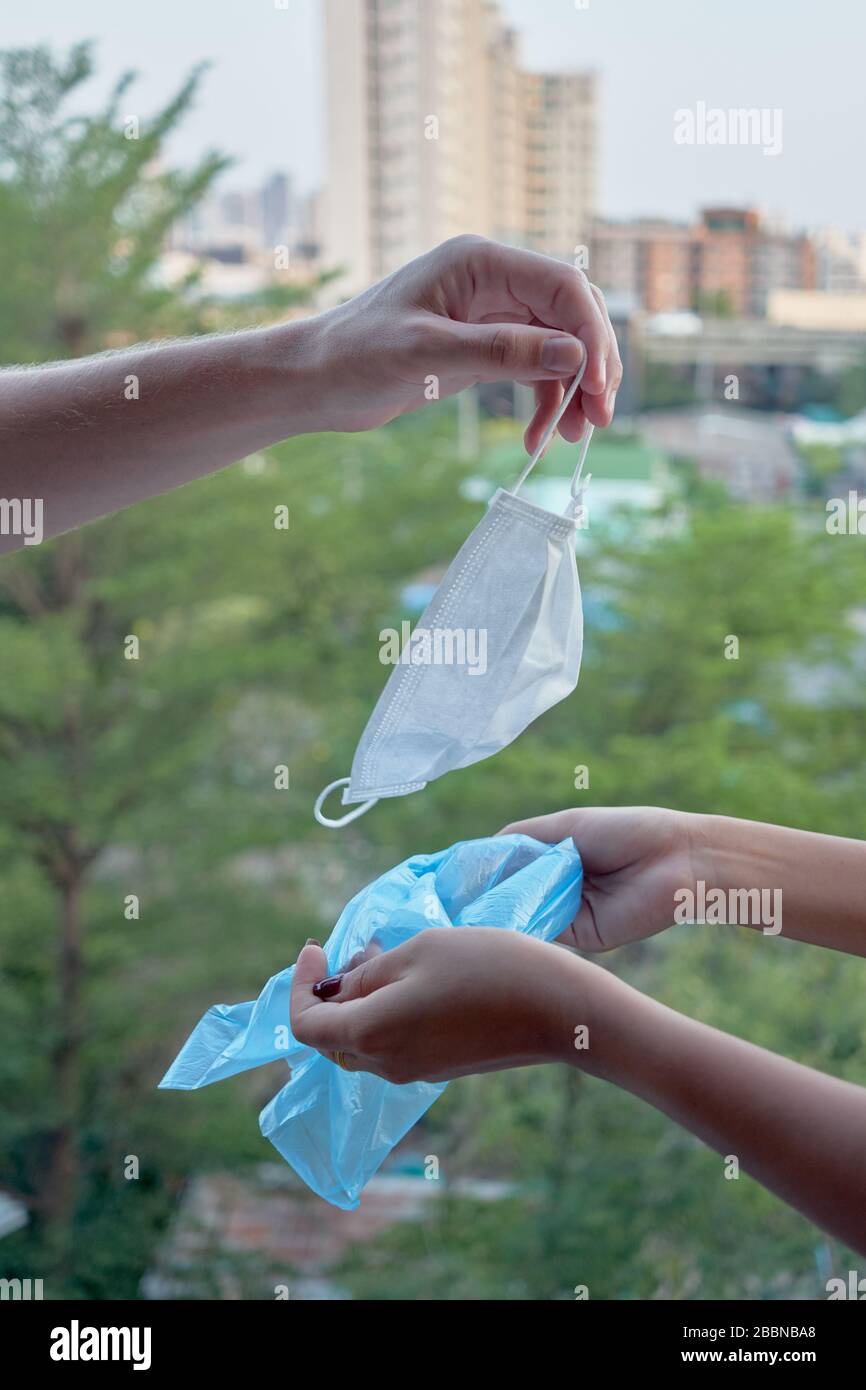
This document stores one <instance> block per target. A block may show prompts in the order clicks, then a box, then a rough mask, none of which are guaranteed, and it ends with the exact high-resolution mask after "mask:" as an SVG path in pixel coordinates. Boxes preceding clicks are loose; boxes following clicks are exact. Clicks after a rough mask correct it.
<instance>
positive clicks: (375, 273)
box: [322, 0, 597, 295]
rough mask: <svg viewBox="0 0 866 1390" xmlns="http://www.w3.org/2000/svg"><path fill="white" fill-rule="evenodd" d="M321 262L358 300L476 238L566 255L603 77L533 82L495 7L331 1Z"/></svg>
mask: <svg viewBox="0 0 866 1390" xmlns="http://www.w3.org/2000/svg"><path fill="white" fill-rule="evenodd" d="M324 13H325V72H326V105H327V110H326V122H327V136H326V148H327V166H328V167H327V181H326V191H325V194H324V198H323V210H322V213H323V242H324V246H323V255H324V261H325V263H326V264H328V265H331V266H341V267H343V270H344V274H343V275H342V276H341V278H340V280H339V281H338V282H336V289H337V292H338V293H339V294H343V295H345V294H348V293H353V292H355V291H356V290H358V289H361V288H363V287H364V286H365V285H368V284H370V283H371V282H372V281H373V280H375V279H378V278H379V277H380V276H382V275H386V274H388V272H389V271H391V270H393V269H395V268H396V267H397V266H399V265H401V264H402V263H403V262H404V261H406V260H409V259H411V257H413V256H415V255H418V254H419V253H420V252H422V251H424V250H427V249H428V248H429V247H431V246H434V245H436V244H437V242H439V241H443V240H444V239H445V238H447V237H449V236H453V235H456V234H458V233H460V232H465V231H474V232H480V233H482V234H483V235H486V236H492V237H496V238H498V239H500V240H504V241H508V242H511V243H514V244H517V245H526V246H532V247H534V248H537V249H539V250H544V251H546V252H548V253H549V254H552V255H557V256H560V257H562V258H563V259H565V258H568V259H571V258H572V257H573V255H574V248H575V246H576V245H578V244H580V243H581V242H582V241H583V240H584V239H585V237H586V235H587V231H588V225H589V221H590V218H591V216H592V214H593V212H594V204H595V181H596V164H597V155H596V114H595V103H596V88H595V78H594V76H593V75H592V74H585V73H556V74H535V73H534V74H529V73H526V72H524V71H523V70H522V69H521V66H520V59H519V52H518V43H517V38H516V35H515V33H514V32H513V30H510V29H509V28H508V27H507V26H506V25H505V24H504V22H503V20H502V17H501V14H500V11H499V7H498V5H497V4H496V3H495V2H494V0H325V7H324Z"/></svg>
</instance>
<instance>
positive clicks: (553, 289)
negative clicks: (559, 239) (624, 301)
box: [470, 242, 610, 396]
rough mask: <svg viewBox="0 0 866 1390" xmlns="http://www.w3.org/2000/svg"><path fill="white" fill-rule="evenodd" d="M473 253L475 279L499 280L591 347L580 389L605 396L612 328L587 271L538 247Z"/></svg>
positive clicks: (483, 248)
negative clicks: (594, 292)
mask: <svg viewBox="0 0 866 1390" xmlns="http://www.w3.org/2000/svg"><path fill="white" fill-rule="evenodd" d="M470 256H471V257H472V258H473V259H475V260H476V261H477V279H481V278H482V277H487V279H488V285H487V286H486V287H487V288H491V289H492V288H495V284H496V281H501V282H502V283H503V284H504V285H505V286H506V287H507V289H508V292H509V293H510V294H511V296H512V298H513V299H516V300H517V301H518V302H519V303H521V304H523V305H525V306H526V308H527V309H529V310H530V311H531V313H532V314H533V315H534V317H535V318H537V319H538V320H539V321H540V323H542V324H544V325H545V326H546V327H547V328H559V329H561V330H562V331H563V332H564V333H571V334H572V336H573V337H575V338H580V340H581V342H582V343H583V344H584V346H585V347H586V351H587V364H586V371H585V373H584V376H583V380H582V381H581V383H580V389H581V391H582V392H585V393H586V394H588V395H590V396H600V395H602V394H603V393H604V391H605V390H606V388H607V358H608V354H609V351H610V331H609V328H608V324H607V322H606V320H605V316H604V314H603V313H602V312H601V310H600V309H599V307H598V304H597V303H596V299H595V296H594V294H593V293H592V287H591V285H590V283H589V280H588V278H587V276H586V275H585V274H584V272H583V271H582V270H579V269H578V268H577V267H576V266H573V265H567V264H565V263H564V262H563V261H555V260H553V258H552V257H550V256H542V255H540V254H539V253H538V252H537V251H524V250H522V249H520V248H519V247H513V246H501V245H499V244H498V243H497V242H488V243H479V244H478V245H477V246H476V247H475V248H474V249H473V250H472V251H471V252H470ZM491 282H492V283H491Z"/></svg>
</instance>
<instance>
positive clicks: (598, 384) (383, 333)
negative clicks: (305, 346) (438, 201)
mask: <svg viewBox="0 0 866 1390" xmlns="http://www.w3.org/2000/svg"><path fill="white" fill-rule="evenodd" d="M313 322H314V324H315V325H316V328H317V339H318V344H319V349H318V351H319V360H318V364H317V372H316V381H317V388H316V389H317V395H319V397H320V409H321V411H322V414H323V419H322V422H321V425H320V427H321V428H323V429H334V430H364V429H371V428H373V427H375V426H377V425H382V424H385V423H387V421H389V420H392V419H394V418H395V417H396V416H398V415H403V414H406V413H407V412H408V411H412V410H417V409H418V408H419V407H420V406H422V405H424V404H425V403H427V402H428V401H430V400H433V399H440V398H443V399H444V398H445V397H446V396H452V395H454V394H455V393H456V392H458V391H462V390H463V389H464V388H465V387H467V386H471V385H474V384H475V383H476V382H480V381H500V380H515V381H521V382H525V383H531V384H533V385H534V386H535V395H536V410H535V414H534V416H533V419H532V421H531V423H530V425H529V427H528V429H527V431H526V447H527V450H528V451H529V452H532V451H533V450H534V449H535V448H536V447H537V445H538V443H539V441H540V439H541V437H542V435H543V433H544V430H545V429H546V427H547V425H548V424H549V422H550V421H551V420H552V418H553V416H554V414H555V412H556V409H557V407H558V405H559V404H560V402H561V400H562V394H563V387H564V384H567V383H568V381H570V380H571V378H573V377H574V375H575V374H576V372H577V371H578V369H579V367H580V366H581V363H582V361H583V351H584V349H583V348H582V347H581V344H583V345H584V347H585V350H586V355H587V363H586V370H585V372H584V375H583V379H582V381H581V384H580V388H579V389H578V391H577V392H576V393H575V396H574V399H573V400H572V401H571V403H570V404H569V406H568V409H567V411H566V412H565V414H564V415H563V418H562V420H561V421H560V423H559V432H560V433H561V434H562V436H563V437H564V438H565V439H568V440H571V441H575V440H577V439H579V438H580V436H581V434H582V433H583V429H584V425H585V423H586V421H587V420H589V421H590V423H592V424H593V425H599V426H604V425H609V424H610V422H611V419H612V418H613V411H614V399H615V396H616V391H617V388H618V386H619V384H620V381H621V380H622V363H621V361H620V357H619V352H618V349H617V344H616V337H615V335H614V332H613V328H612V327H611V323H610V318H609V316H608V313H607V309H606V307H605V303H604V298H603V297H602V294H601V292H600V290H598V289H597V288H596V287H595V286H594V285H591V284H590V282H589V280H588V279H587V277H586V275H585V274H584V272H583V271H582V270H578V269H576V268H575V267H574V266H572V265H569V264H566V263H564V262H562V261H556V260H553V259H551V258H550V257H548V256H541V255H538V254H537V253H536V252H533V251H523V250H518V249H516V248H514V247H509V246H502V245H499V244H498V243H497V242H494V241H488V240H486V239H485V238H484V237H478V236H458V237H453V238H452V239H451V240H450V241H446V242H443V243H442V245H440V246H437V247H436V248H435V249H434V250H432V251H429V252H427V253H426V254H425V255H422V256H419V257H418V258H417V259H416V260H414V261H411V262H410V263H409V264H408V265H405V266H403V267H402V268H401V269H400V270H397V271H395V272H394V273H393V274H392V275H389V276H388V277H387V279H385V280H382V281H380V282H379V283H378V284H376V285H373V286H371V287H370V289H368V290H365V291H364V292H363V293H362V294H359V295H358V296H357V297H356V298H355V299H352V300H349V301H348V302H347V303H346V304H341V305H339V306H338V307H337V308H335V309H331V310H329V311H328V312H327V313H325V314H322V315H321V316H320V317H319V318H318V319H317V320H314V321H313Z"/></svg>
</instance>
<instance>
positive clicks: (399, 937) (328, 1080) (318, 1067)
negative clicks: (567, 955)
mask: <svg viewBox="0 0 866 1390" xmlns="http://www.w3.org/2000/svg"><path fill="white" fill-rule="evenodd" d="M582 881H583V870H582V866H581V862H580V856H579V855H578V853H577V850H576V849H575V848H574V845H573V843H572V841H571V840H563V841H562V843H561V844H558V845H543V844H540V843H539V842H538V841H537V840H533V839H531V838H530V837H529V836H528V835H497V836H495V837H493V838H491V839H485V840H465V841H462V842H461V843H459V844H456V845H452V846H451V848H450V849H445V850H441V851H440V852H439V853H438V854H420V855H415V856H414V857H413V858H411V859H407V860H405V861H404V862H403V863H402V864H398V865H397V867H396V868H395V869H391V870H390V871H389V872H388V873H386V874H383V875H382V876H381V878H377V879H376V880H375V882H374V883H371V884H369V885H368V887H366V888H364V889H363V890H362V891H361V892H360V893H358V894H357V895H356V896H355V897H354V898H353V899H352V901H351V902H350V903H349V904H348V906H347V907H346V908H345V909H344V910H343V912H342V914H341V916H340V919H339V921H338V922H337V925H336V926H335V928H334V930H333V932H332V933H331V935H330V937H329V938H328V940H327V942H326V943H325V954H326V955H327V957H328V973H329V974H332V975H336V974H339V973H340V971H341V970H344V969H345V967H346V965H347V963H348V962H349V961H350V960H351V959H352V957H353V956H354V955H355V954H356V952H358V951H360V950H362V949H363V948H364V947H366V946H368V945H369V944H370V942H371V941H372V940H373V939H374V938H375V940H376V942H377V944H378V945H380V946H381V948H382V949H383V950H385V951H389V950H391V949H393V947H395V946H399V945H400V944H401V943H402V942H404V941H408V940H409V938H410V937H412V936H415V935H416V934H417V933H418V932H422V931H426V930H428V929H429V928H439V927H441V928H453V927H474V926H477V927H498V928H501V929H503V930H508V931H522V932H526V933H527V934H528V935H529V936H537V937H540V938H541V940H543V941H551V940H553V939H554V938H556V937H557V936H559V935H561V933H562V932H564V931H565V929H566V928H567V927H568V925H569V923H570V922H571V921H572V920H573V919H574V916H575V914H576V912H577V910H578V908H579V906H580V894H581V884H582ZM293 973H294V966H289V967H288V969H286V970H281V971H280V973H279V974H278V975H274V976H272V978H271V979H270V980H268V982H267V984H266V985H265V987H264V989H263V990H262V992H261V994H260V995H259V997H258V999H256V1000H255V1001H254V1002H252V1003H247V1004H215V1005H214V1006H213V1007H212V1008H210V1009H208V1011H207V1013H206V1014H205V1015H204V1017H203V1018H202V1019H201V1021H200V1023H199V1024H198V1025H197V1026H196V1027H195V1028H194V1029H193V1032H192V1033H191V1034H190V1036H189V1038H188V1039H187V1041H186V1043H185V1044H184V1046H183V1048H182V1049H181V1051H180V1053H179V1054H178V1056H177V1057H176V1059H175V1060H174V1062H173V1063H172V1065H171V1066H170V1067H169V1069H168V1071H167V1072H166V1074H165V1076H164V1077H163V1079H162V1081H161V1082H160V1087H161V1088H164V1089H167V1090H178V1091H194V1090H197V1089H198V1088H199V1087H200V1086H208V1085H210V1083H211V1082H212V1081H222V1080H223V1079H224V1078H225V1077H228V1076H235V1075H236V1074H237V1073H238V1072H242V1071H247V1070H248V1069H249V1068H251V1067H259V1066H262V1065H263V1064H264V1063H265V1062H273V1061H275V1060H282V1061H284V1062H286V1063H287V1064H288V1066H289V1067H290V1068H291V1078H290V1080H289V1081H287V1083H286V1084H285V1086H283V1088H282V1090H281V1091H279V1092H278V1093H277V1094H276V1095H275V1096H274V1098H273V1100H272V1101H270V1103H269V1104H268V1105H266V1106H265V1108H264V1110H263V1111H262V1112H261V1115H260V1116H259V1125H260V1128H261V1131H262V1134H263V1135H264V1136H265V1137H266V1138H267V1139H270V1141H271V1143H272V1144H273V1145H274V1146H275V1148H277V1149H278V1150H279V1152H280V1153H281V1154H282V1156H283V1158H284V1159H286V1161H287V1162H288V1163H290V1164H291V1166H292V1167H293V1168H294V1169H295V1171H296V1172H297V1173H298V1174H299V1175H300V1177H302V1178H303V1180H304V1182H306V1183H307V1184H308V1185H309V1186H310V1187H311V1188H312V1189H313V1191H314V1192H317V1193H318V1194H319V1196H320V1197H324V1198H325V1199H326V1201H328V1202H332V1203H333V1204H334V1206H337V1207H343V1208H345V1209H347V1210H351V1209H352V1208H354V1207H357V1206H358V1197H359V1194H360V1193H361V1191H362V1189H363V1187H364V1185H365V1183H367V1182H368V1181H369V1179H370V1178H371V1177H372V1175H373V1174H374V1173H375V1171H376V1169H377V1168H378V1167H379V1165H380V1164H381V1163H382V1162H383V1160H384V1159H385V1158H387V1156H388V1154H389V1153H390V1152H391V1150H392V1149H393V1147H394V1145H395V1144H397V1143H399V1141H400V1140H401V1139H402V1138H403V1136H404V1134H406V1133H407V1132H408V1130H410V1129H411V1128H412V1126H413V1125H414V1124H415V1123H416V1122H417V1121H418V1120H419V1119H420V1118H421V1116H422V1115H423V1114H424V1112H425V1111H426V1110H428V1109H429V1107H430V1106H431V1105H432V1104H433V1102H434V1100H436V1099H437V1097H438V1096H440V1095H441V1094H442V1092H443V1091H444V1089H445V1086H446V1085H447V1082H444V1081H443V1082H438V1083H431V1082H426V1081H414V1082H410V1083H409V1084H408V1085H406V1086H396V1085H394V1084H393V1083H392V1082H389V1081H384V1080H383V1079H382V1078H381V1077H379V1076H374V1075H372V1074H371V1073H367V1072H348V1071H343V1070H342V1068H340V1067H338V1066H336V1065H335V1064H334V1063H333V1062H331V1061H330V1060H329V1059H328V1058H327V1057H323V1056H322V1055H321V1054H320V1053H318V1052H316V1051H314V1050H313V1049H312V1048H309V1047H305V1046H303V1045H302V1044H300V1043H298V1042H296V1041H295V1039H294V1038H293V1037H292V1034H291V1030H290V1026H289V995H290V991H291V987H292V975H293ZM334 1007H336V1008H338V1007H339V1005H334Z"/></svg>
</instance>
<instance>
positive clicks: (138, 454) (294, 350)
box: [0, 319, 325, 550]
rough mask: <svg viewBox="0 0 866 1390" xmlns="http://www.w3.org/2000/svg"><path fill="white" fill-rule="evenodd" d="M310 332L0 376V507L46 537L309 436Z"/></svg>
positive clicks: (318, 379)
mask: <svg viewBox="0 0 866 1390" xmlns="http://www.w3.org/2000/svg"><path fill="white" fill-rule="evenodd" d="M317 322H318V321H317V320H315V319H310V320H299V321H297V322H294V323H290V324H280V325H277V326H276V327H273V328H263V329H255V330H253V331H250V332H246V333H237V334H228V335H221V336H216V337H203V338H194V339H188V340H183V341H179V342H171V343H165V344H159V345H155V346H149V345H145V346H139V347H134V348H130V349H129V350H127V351H124V352H118V353H103V354H101V355H100V356H98V357H95V358H89V359H82V360H81V361H72V362H68V363H59V364H57V365H54V366H50V367H43V368H35V369H29V370H14V369H13V370H10V371H6V372H4V373H2V374H0V496H3V497H6V498H40V499H42V512H43V527H44V535H45V536H46V537H47V536H52V535H56V534H58V533H59V532H61V531H66V530H69V529H70V528H72V527H74V526H78V525H80V524H81V523H82V522H85V521H90V520H92V519H94V518H95V517H98V516H103V515H105V514H106V513H108V512H111V511H115V510H117V509H119V508H121V507H125V506H128V505H129V504H130V503H132V502H137V501H140V500H142V499H143V498H146V497H152V496H155V495H156V494H158V493H161V492H165V491H168V490H169V489H171V488H174V487H179V486H180V485H181V484H183V483H187V482H190V481H191V480H192V479H194V478H198V477H201V476H203V475H204V474H206V473H212V472H215V471H216V470H217V469H219V468H222V467H225V465H227V464H229V463H233V462H234V461H235V460H237V459H240V458H244V457H245V456H246V455H248V454H250V453H253V452H255V451H256V450H257V449H260V448H263V447H264V446H266V445H268V444H272V443H274V442H275V441H277V440H279V439H285V438H287V437H288V436H289V435H293V434H300V433H304V432H306V431H308V430H311V429H314V428H316V427H317V421H318V418H319V416H318V409H317V406H318V396H319V393H320V392H321V390H322V384H323V381H324V379H325V378H324V374H321V373H320V372H319V363H318V361H317V331H316V327H315V325H316V324H317ZM21 544H22V538H21V537H20V536H12V535H7V536H2V535H0V549H7V550H8V549H14V548H16V547H17V546H19V545H21Z"/></svg>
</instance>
